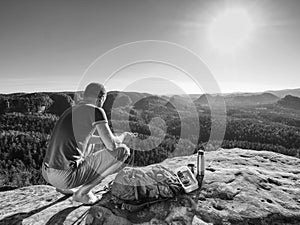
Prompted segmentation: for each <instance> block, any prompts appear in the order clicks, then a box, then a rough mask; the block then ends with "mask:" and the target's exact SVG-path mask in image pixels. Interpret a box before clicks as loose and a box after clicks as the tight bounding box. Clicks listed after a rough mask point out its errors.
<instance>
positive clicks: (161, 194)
mask: <svg viewBox="0 0 300 225" xmlns="http://www.w3.org/2000/svg"><path fill="white" fill-rule="evenodd" d="M110 192H111V197H112V200H113V202H114V204H115V205H116V206H118V207H120V208H121V209H122V210H127V211H129V212H134V211H137V210H140V209H142V208H144V207H147V206H149V205H151V204H153V203H156V202H160V201H164V200H166V199H171V198H174V197H175V196H176V195H178V194H180V193H183V188H182V186H181V184H180V181H179V180H178V177H177V176H176V174H175V173H173V172H172V171H171V170H169V169H167V168H166V167H163V166H161V165H151V166H146V167H138V168H133V167H125V168H123V169H122V170H121V171H120V172H119V173H118V174H117V176H116V178H115V180H114V182H113V183H112V185H111V188H110Z"/></svg>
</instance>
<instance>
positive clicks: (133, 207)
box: [121, 198, 170, 212]
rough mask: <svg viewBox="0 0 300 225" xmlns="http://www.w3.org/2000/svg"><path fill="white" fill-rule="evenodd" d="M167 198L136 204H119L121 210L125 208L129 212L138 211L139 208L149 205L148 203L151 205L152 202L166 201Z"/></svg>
mask: <svg viewBox="0 0 300 225" xmlns="http://www.w3.org/2000/svg"><path fill="white" fill-rule="evenodd" d="M168 199H170V198H163V199H158V200H153V201H150V202H145V203H141V204H138V205H134V204H130V203H125V202H123V203H122V204H121V209H122V210H127V211H129V212H136V211H139V210H141V209H143V208H145V207H149V206H150V205H152V204H154V203H159V202H163V201H166V200H168Z"/></svg>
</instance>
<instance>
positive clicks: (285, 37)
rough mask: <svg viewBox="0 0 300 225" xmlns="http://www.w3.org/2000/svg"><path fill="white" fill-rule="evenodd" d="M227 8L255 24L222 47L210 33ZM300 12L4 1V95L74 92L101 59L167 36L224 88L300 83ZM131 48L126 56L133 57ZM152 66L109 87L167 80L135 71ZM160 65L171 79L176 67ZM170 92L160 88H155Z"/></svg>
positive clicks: (236, 4)
mask: <svg viewBox="0 0 300 225" xmlns="http://www.w3.org/2000/svg"><path fill="white" fill-rule="evenodd" d="M228 9H238V10H240V11H241V12H246V13H247V16H248V17H247V18H248V19H249V20H250V21H251V25H252V27H251V32H249V33H247V37H246V38H245V40H243V42H242V43H241V44H240V46H239V47H238V48H236V49H235V50H232V51H230V52H224V51H223V50H222V49H221V48H220V47H219V48H218V47H216V46H214V45H213V44H212V42H211V39H210V36H209V35H210V34H211V33H210V31H211V27H212V24H213V21H216V20H217V19H218V18H220V15H221V16H222V15H224V12H226V10H228ZM299 11H300V1H299V0H247V1H246V0H244V1H239V0H232V1H224V0H223V1H221V0H205V1H201V0H197V1H196V0H195V1H189V0H184V1H183V0H119V1H114V0H109V1H102V0H98V1H84V0H82V1H78V0H70V1H63V0H48V1H41V0H36V1H32V0H26V1H21V0H19V1H15V0H1V1H0V75H1V76H0V93H10V92H34V91H60V90H76V89H77V88H78V86H79V83H80V81H81V78H82V76H83V74H84V71H86V69H87V68H88V67H89V65H90V64H91V63H92V62H93V61H94V60H95V59H96V58H98V57H99V56H100V55H102V54H104V53H105V52H107V51H109V50H110V49H113V48H115V47H117V46H119V45H122V44H126V43H129V42H135V41H141V40H162V41H169V42H172V43H176V44H179V45H181V46H184V47H186V48H187V49H189V50H191V51H193V52H194V53H196V54H197V55H198V56H199V57H201V58H202V59H203V61H204V62H205V63H206V64H207V66H208V67H209V68H210V70H211V71H212V73H213V76H214V78H215V80H216V81H217V83H218V85H219V87H220V89H221V91H222V92H234V91H253V92H254V91H262V90H269V89H286V88H299V87H300V76H299V74H300V63H299V59H300V41H299V40H300V13H299ZM241 21H242V20H241ZM233 22H234V21H233ZM241 23H242V22H241ZM238 25H241V26H245V25H244V24H238ZM225 27H226V25H225ZM218 29H221V28H217V33H218V32H219V30H218ZM236 29H238V28H236ZM231 32H232V33H235V30H231ZM219 38H221V39H224V38H225V37H224V38H223V36H222V35H221V37H219ZM227 47H228V48H229V49H230V50H231V49H232V48H233V47H232V48H231V47H230V46H227ZM150 50H151V49H149V51H150ZM127 53H128V54H127V55H124V57H127V56H128V57H129V58H130V51H129V52H127ZM141 54H142V53H141ZM157 54H160V53H159V52H158V53H157ZM176 57H177V56H176ZM180 57H182V61H186V63H188V60H186V59H185V58H183V56H178V58H179V59H180ZM111 63H114V62H111ZM146 64H147V63H146ZM146 64H145V66H144V67H143V69H141V67H139V68H137V70H135V69H134V66H133V67H132V68H131V69H129V70H128V69H127V70H126V71H124V74H123V75H119V78H120V79H117V77H115V79H116V81H115V82H113V83H112V82H110V85H109V89H123V88H124V87H122V86H121V83H122V79H126V77H127V76H128V77H131V79H133V80H132V81H134V82H135V84H136V83H138V85H131V86H130V87H132V90H138V91H143V90H148V89H149V86H151V87H156V86H157V87H159V86H163V85H157V82H158V80H157V79H156V78H155V79H153V82H152V83H151V79H144V78H143V79H144V80H145V82H143V79H142V78H141V80H140V78H139V74H138V73H137V72H136V73H135V75H134V71H139V72H141V73H143V74H147V73H149V77H151V76H155V74H154V73H158V71H157V70H152V74H151V72H149V71H151V70H149V68H151V65H150V66H149V65H148V64H147V65H146ZM157 68H161V71H160V72H161V74H162V75H161V76H164V75H163V74H166V75H165V76H166V79H170V74H172V73H173V72H174V70H172V69H170V68H167V69H164V68H163V67H157ZM130 71H131V72H132V73H131V75H130V74H129V73H130ZM175 73H178V71H177V72H174V74H175ZM99 76H103V77H105V76H107V74H99ZM122 76H123V77H122ZM134 76H135V77H134ZM174 76H175V75H174ZM176 76H177V77H180V76H178V75H176ZM185 76H186V75H184V74H183V73H182V77H185ZM192 76H198V74H192ZM132 77H134V78H132ZM128 79H129V78H128ZM100 80H101V79H100ZM180 81H181V78H178V79H177V82H179V83H180ZM175 83H176V81H175ZM182 84H184V87H181V88H183V89H184V90H185V91H186V92H196V91H197V89H196V88H194V86H195V85H194V84H192V83H190V84H188V81H187V80H186V79H185V78H182ZM189 85H190V86H189ZM189 87H190V88H189ZM147 88H148V89H147ZM129 89H130V88H129ZM153 90H154V91H155V88H153ZM171 91H172V89H170V90H169V89H164V88H163V87H159V90H158V91H157V92H166V93H168V92H171Z"/></svg>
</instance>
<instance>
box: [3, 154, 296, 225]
mask: <svg viewBox="0 0 300 225" xmlns="http://www.w3.org/2000/svg"><path fill="white" fill-rule="evenodd" d="M191 162H193V163H195V162H196V156H195V155H193V156H186V157H178V158H172V159H167V160H166V161H164V162H163V163H162V164H163V165H164V166H167V167H169V168H171V169H174V168H176V167H178V166H181V165H186V164H188V163H191ZM206 163H207V169H206V174H205V178H204V182H203V186H202V189H201V192H200V193H198V194H200V195H199V196H196V194H197V193H196V192H195V193H192V194H189V195H184V196H178V198H176V199H174V200H173V201H168V202H162V203H158V204H155V205H152V206H151V207H149V208H146V209H144V210H142V211H140V212H138V213H135V214H134V215H132V216H127V218H124V217H121V216H120V215H115V214H113V213H112V212H111V211H110V210H108V209H107V208H106V207H105V204H103V201H105V200H106V199H107V198H109V195H105V196H104V197H103V201H102V204H101V202H99V203H98V204H97V205H95V206H93V207H87V206H82V205H80V204H77V203H76V204H73V203H72V201H71V198H68V197H65V196H63V195H61V194H59V193H57V192H55V189H54V188H53V187H51V186H31V187H24V188H20V189H17V190H11V191H6V192H1V193H0V224H1V225H2V224H105V225H106V224H144V225H146V224H195V225H196V224H227V225H229V224H300V159H297V158H293V157H289V156H284V155H281V154H276V153H272V152H265V151H251V150H241V149H229V150H223V149H222V150H220V151H215V152H209V153H206ZM113 178H114V175H112V176H110V177H107V178H106V179H105V180H104V182H103V184H102V185H99V187H97V190H101V189H102V188H103V187H104V186H105V185H106V184H107V183H108V182H109V181H110V180H112V179H113ZM197 197H199V198H198V201H196V199H197ZM138 218H141V220H140V221H139V219H138Z"/></svg>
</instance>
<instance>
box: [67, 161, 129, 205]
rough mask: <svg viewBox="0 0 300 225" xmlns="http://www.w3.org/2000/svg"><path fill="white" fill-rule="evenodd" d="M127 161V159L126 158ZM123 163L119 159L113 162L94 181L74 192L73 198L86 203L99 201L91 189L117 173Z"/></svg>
mask: <svg viewBox="0 0 300 225" xmlns="http://www.w3.org/2000/svg"><path fill="white" fill-rule="evenodd" d="M124 161H125V160H124ZM122 165H123V162H122V161H121V162H120V161H118V162H116V163H115V164H113V165H112V166H111V167H109V168H107V169H106V170H105V171H104V172H103V173H102V174H99V177H98V178H97V179H95V180H93V181H92V182H90V183H88V184H84V185H82V186H81V187H80V188H79V189H78V190H77V191H76V192H75V193H74V194H73V200H75V201H78V202H82V203H85V204H93V203H94V202H95V201H97V199H96V196H94V195H93V194H92V193H91V190H92V189H93V188H94V187H95V186H97V185H98V184H100V183H101V181H102V180H103V179H104V178H105V177H107V176H109V175H111V174H113V173H115V172H116V171H117V170H118V169H119V168H120V167H121V166H122Z"/></svg>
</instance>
